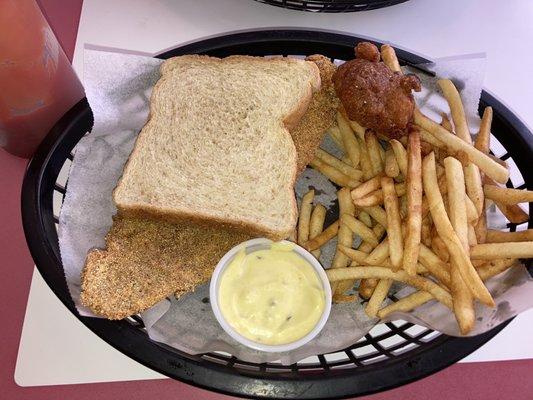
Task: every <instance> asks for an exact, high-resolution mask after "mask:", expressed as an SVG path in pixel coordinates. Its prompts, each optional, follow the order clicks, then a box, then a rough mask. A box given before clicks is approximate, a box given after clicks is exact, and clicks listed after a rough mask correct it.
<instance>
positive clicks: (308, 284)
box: [218, 243, 326, 345]
mask: <svg viewBox="0 0 533 400" xmlns="http://www.w3.org/2000/svg"><path fill="white" fill-rule="evenodd" d="M292 248H293V245H290V244H282V243H273V244H272V245H271V248H270V249H266V250H257V251H253V252H251V253H249V254H246V252H245V250H244V249H243V250H241V251H240V252H239V253H238V254H237V255H236V256H235V258H234V259H233V260H232V261H231V262H230V263H229V264H228V266H227V267H226V268H225V270H224V272H223V274H222V276H221V278H220V284H219V289H218V303H219V307H220V311H221V312H222V315H223V316H224V319H225V320H226V321H227V322H228V324H229V325H231V326H232V327H233V329H235V330H236V331H237V332H238V333H240V334H241V335H243V336H244V337H246V338H248V339H250V340H252V341H255V342H258V343H264V344H267V345H280V344H286V343H291V342H294V341H296V340H298V339H301V338H302V337H304V336H305V335H307V334H308V333H309V332H311V331H312V330H313V328H314V327H315V326H316V324H317V323H318V321H319V320H320V317H321V316H322V313H323V312H324V308H325V302H326V300H325V294H324V289H323V287H322V282H321V281H320V278H319V277H318V275H317V273H316V272H315V270H314V268H313V266H312V265H311V264H310V263H309V262H308V261H306V260H305V259H304V258H302V257H301V256H300V255H298V254H297V253H295V252H294V251H292Z"/></svg>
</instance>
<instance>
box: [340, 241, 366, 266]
mask: <svg viewBox="0 0 533 400" xmlns="http://www.w3.org/2000/svg"><path fill="white" fill-rule="evenodd" d="M337 249H338V250H339V251H341V252H342V253H343V254H344V255H345V256H346V257H348V258H350V259H351V260H352V261H355V262H356V263H357V264H358V265H367V264H366V261H365V260H366V258H367V257H368V253H365V252H364V251H361V250H355V249H352V248H351V247H348V246H343V245H342V244H339V245H338V246H337Z"/></svg>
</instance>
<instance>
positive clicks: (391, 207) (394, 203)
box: [381, 177, 403, 268]
mask: <svg viewBox="0 0 533 400" xmlns="http://www.w3.org/2000/svg"><path fill="white" fill-rule="evenodd" d="M381 189H382V190H383V203H384V205H385V211H386V213H387V237H388V239H389V253H390V258H391V262H392V265H394V266H395V267H396V268H399V267H400V266H401V265H402V258H403V236H402V228H401V224H402V220H401V218H400V208H399V205H398V198H397V197H396V191H395V189H394V182H393V180H392V178H389V177H383V178H381Z"/></svg>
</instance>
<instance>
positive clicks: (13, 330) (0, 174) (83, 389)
mask: <svg viewBox="0 0 533 400" xmlns="http://www.w3.org/2000/svg"><path fill="white" fill-rule="evenodd" d="M39 3H40V4H41V6H42V8H43V11H44V12H45V14H46V16H47V18H48V19H49V21H50V24H51V25H52V28H53V29H54V31H55V33H56V35H57V36H58V37H59V39H60V42H61V44H62V46H63V48H64V49H65V52H66V53H67V54H68V56H69V57H70V58H72V53H73V51H74V44H75V41H76V32H77V27H78V22H79V15H80V11H81V5H82V0H70V1H67V2H65V1H63V0H40V1H39ZM26 163H27V162H26V160H23V159H20V158H17V157H13V156H11V155H9V154H7V153H6V152H5V151H3V150H0V188H1V190H0V205H1V207H0V221H2V228H1V229H0V260H1V261H0V272H1V279H0V293H1V296H2V300H3V301H1V302H0V315H2V317H3V321H4V324H3V325H4V326H3V329H2V344H1V345H0V360H1V361H2V368H0V388H1V394H0V398H3V399H10V400H11V399H61V398H65V399H70V400H77V399H80V400H81V399H95V398H97V399H102V400H106V399H121V398H128V399H132V400H135V399H145V398H157V399H159V400H165V399H225V398H227V399H229V398H232V397H230V396H224V395H219V394H216V393H211V392H208V391H206V390H203V389H199V388H195V387H193V386H191V385H187V384H184V383H181V382H177V381H173V380H170V379H168V380H150V381H130V382H115V383H98V384H83V385H59V386H44V387H31V388H23V387H19V386H17V385H16V383H15V381H14V378H13V375H14V370H15V362H16V358H17V350H18V345H19V340H20V334H21V329H22V323H23V320H24V312H25V308H26V302H27V299H28V293H29V287H30V281H31V274H32V271H33V265H34V263H33V260H32V259H31V256H30V254H29V251H28V249H27V247H26V241H25V239H24V233H23V230H22V223H21V218H20V190H21V184H22V179H23V176H24V171H25V167H26ZM517 345H519V343H517ZM35 356H36V357H38V354H36V355H35ZM532 371H533V360H519V361H518V360H517V361H500V362H485V363H463V364H456V365H453V366H452V367H450V368H447V369H446V370H444V371H442V372H440V373H437V374H435V375H432V376H430V377H428V378H426V379H423V380H421V381H418V382H415V383H412V384H409V385H405V386H403V387H401V388H398V389H394V390H390V391H387V392H384V393H380V394H376V395H372V396H365V397H363V398H361V399H372V400H388V399H390V400H392V399H394V400H397V399H412V400H418V399H420V400H427V399H449V398H451V399H455V398H457V399H484V400H492V399H501V398H509V399H530V398H532V397H533V379H531V372H532Z"/></svg>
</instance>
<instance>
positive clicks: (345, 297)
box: [333, 294, 357, 304]
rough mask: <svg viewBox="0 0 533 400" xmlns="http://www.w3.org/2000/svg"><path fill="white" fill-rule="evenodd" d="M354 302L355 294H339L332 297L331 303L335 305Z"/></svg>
mask: <svg viewBox="0 0 533 400" xmlns="http://www.w3.org/2000/svg"><path fill="white" fill-rule="evenodd" d="M355 300H357V295H355V294H340V295H334V296H333V302H334V303H336V304H343V303H353V302H354V301H355Z"/></svg>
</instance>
